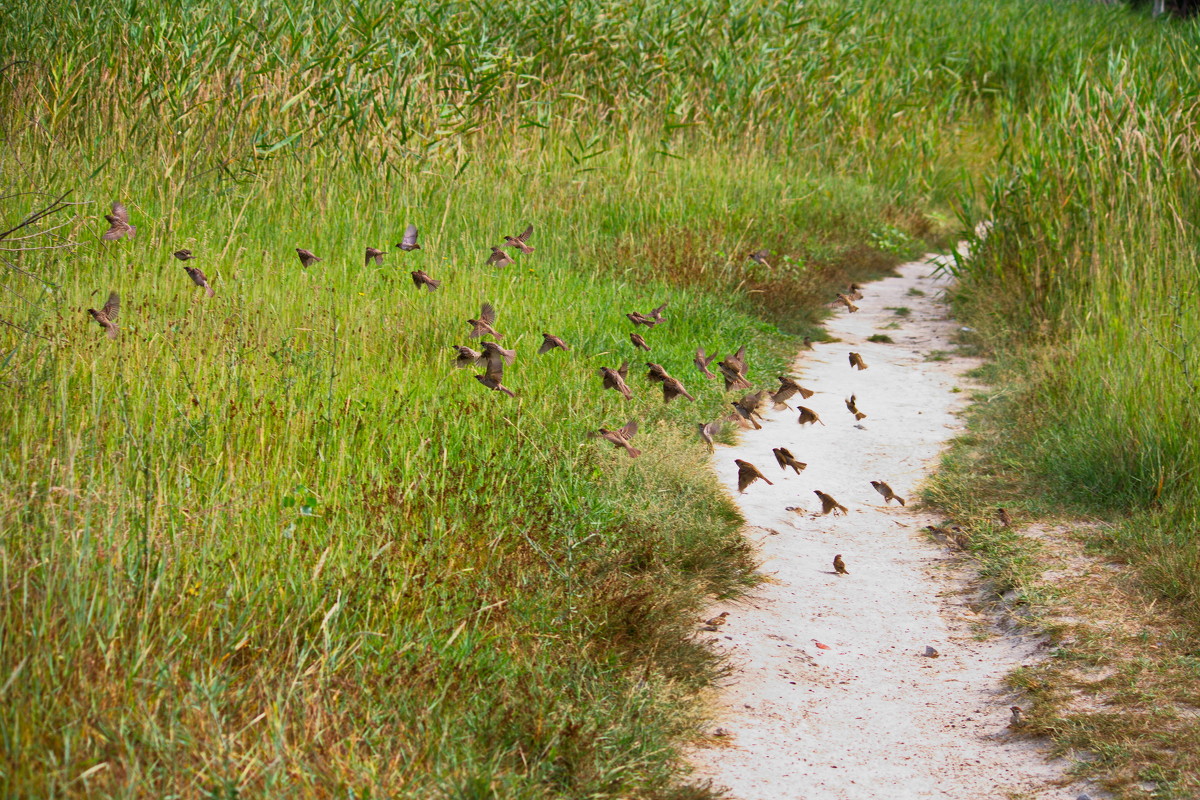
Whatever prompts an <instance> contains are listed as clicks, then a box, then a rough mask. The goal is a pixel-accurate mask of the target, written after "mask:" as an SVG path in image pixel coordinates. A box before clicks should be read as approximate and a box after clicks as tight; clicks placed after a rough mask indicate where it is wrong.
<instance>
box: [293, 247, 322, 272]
mask: <svg viewBox="0 0 1200 800" xmlns="http://www.w3.org/2000/svg"><path fill="white" fill-rule="evenodd" d="M296 255H298V256H300V266H302V267H304V268H305V269H308V268H309V267H311V266H312V265H313V264H315V263H317V262H318V261H320V260H321V259H319V258H317V257H316V256H315V255H313V254H312V253H311V252H309V251H308V250H305V249H304V248H303V247H297V248H296Z"/></svg>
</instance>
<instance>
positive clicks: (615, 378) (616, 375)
mask: <svg viewBox="0 0 1200 800" xmlns="http://www.w3.org/2000/svg"><path fill="white" fill-rule="evenodd" d="M628 374H629V362H628V361H622V362H621V366H619V367H618V368H616V369H613V368H612V367H601V368H600V377H601V378H603V379H604V388H605V389H614V390H616V391H618V392H620V393H621V395H622V396H623V397H624V398H625V399H626V400H632V399H633V392H631V391H629V385H628V384H627V383H625V376H626V375H628Z"/></svg>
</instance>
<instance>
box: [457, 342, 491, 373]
mask: <svg viewBox="0 0 1200 800" xmlns="http://www.w3.org/2000/svg"><path fill="white" fill-rule="evenodd" d="M451 347H453V348H454V349H455V350H457V351H458V358H456V359H454V366H455V367H456V368H458V369H465V368H467V367H473V366H476V365H479V364H482V363H483V353H477V352H475V351H474V350H472V349H471V348H469V347H463V346H462V345H461V344H455V345H451Z"/></svg>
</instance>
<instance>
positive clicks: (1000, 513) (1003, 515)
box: [996, 508, 1013, 528]
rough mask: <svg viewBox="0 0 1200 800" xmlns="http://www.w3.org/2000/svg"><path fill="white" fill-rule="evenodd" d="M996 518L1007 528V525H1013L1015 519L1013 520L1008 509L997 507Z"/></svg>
mask: <svg viewBox="0 0 1200 800" xmlns="http://www.w3.org/2000/svg"><path fill="white" fill-rule="evenodd" d="M996 518H997V519H998V520H999V521H1000V525H1001V526H1002V527H1005V528H1007V527H1009V526H1011V525H1012V523H1013V521H1012V515H1010V514H1009V513H1008V512H1007V511H1006V510H1004V509H1003V508H997V509H996Z"/></svg>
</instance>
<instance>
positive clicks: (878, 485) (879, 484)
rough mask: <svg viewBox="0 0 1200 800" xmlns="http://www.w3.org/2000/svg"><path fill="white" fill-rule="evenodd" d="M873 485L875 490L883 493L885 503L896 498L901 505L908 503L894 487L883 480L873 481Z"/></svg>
mask: <svg viewBox="0 0 1200 800" xmlns="http://www.w3.org/2000/svg"><path fill="white" fill-rule="evenodd" d="M871 485H872V486H874V487H875V491H877V492H879V493H880V494H881V495H883V504H884V505H887V504H888V503H890V502H891V501H893V500H895V501H896V502H897V503H899V504H900V505H906V503H905V502H904V498H903V497H901V496H900V495H898V494H896V493H895V492H893V491H892V487H890V486H888V485H887V484H886V483H884V482H883V481H871Z"/></svg>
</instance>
